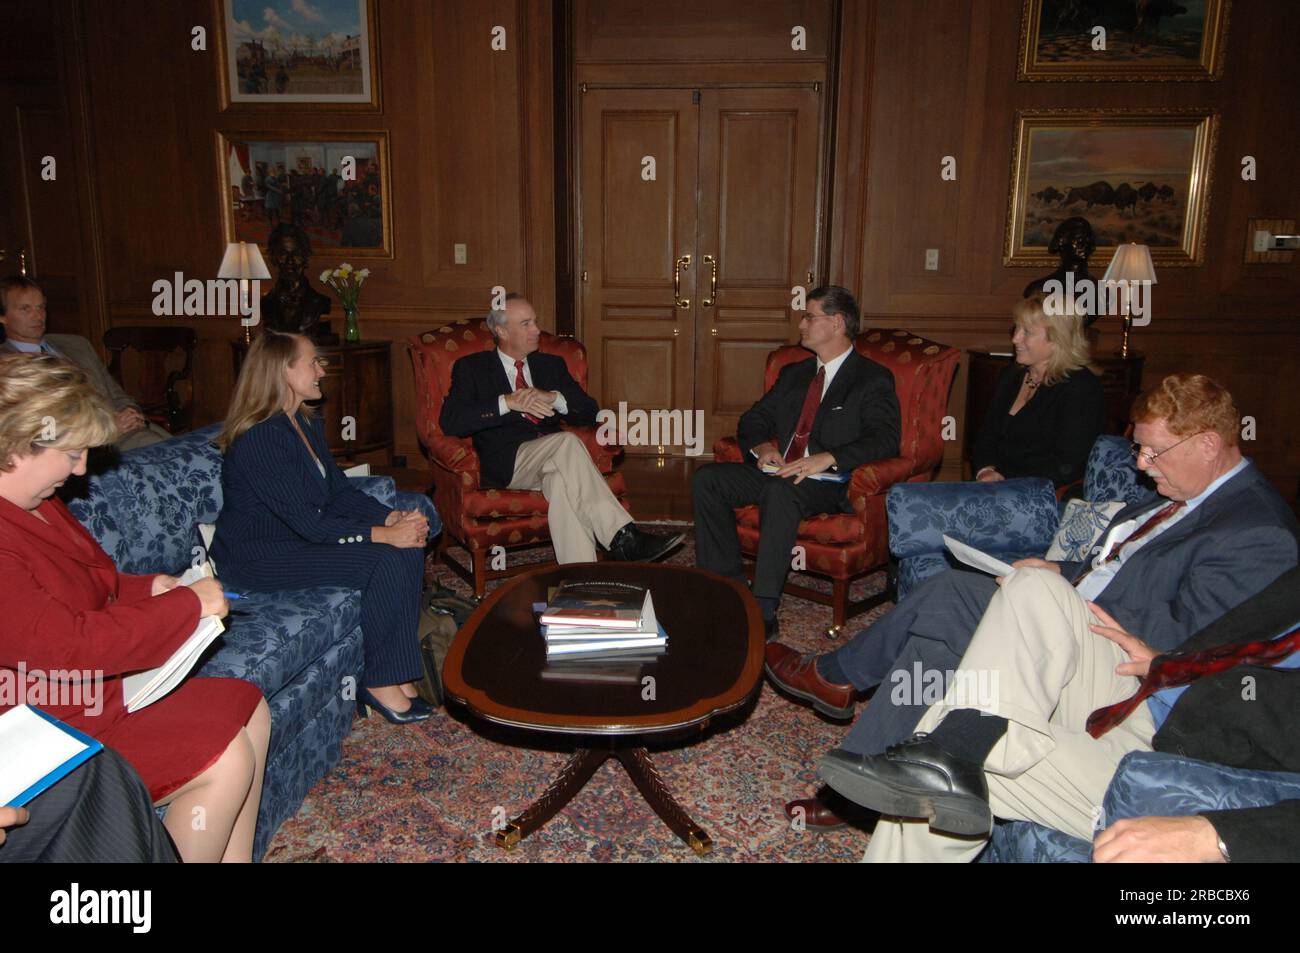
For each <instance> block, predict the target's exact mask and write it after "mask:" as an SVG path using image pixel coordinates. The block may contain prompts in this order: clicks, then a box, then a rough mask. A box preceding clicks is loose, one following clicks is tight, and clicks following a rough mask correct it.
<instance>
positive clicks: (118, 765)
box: [0, 748, 176, 864]
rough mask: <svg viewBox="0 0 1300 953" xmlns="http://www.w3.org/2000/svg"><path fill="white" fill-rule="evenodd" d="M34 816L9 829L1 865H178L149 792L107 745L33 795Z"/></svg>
mask: <svg viewBox="0 0 1300 953" xmlns="http://www.w3.org/2000/svg"><path fill="white" fill-rule="evenodd" d="M27 810H28V811H30V812H31V818H30V819H29V820H28V821H27V823H26V824H23V825H21V826H19V827H10V828H8V829H6V831H5V842H4V843H3V844H0V863H37V862H48V863H73V864H98V863H106V864H107V863H119V864H122V863H126V864H142V863H146V864H147V863H175V862H176V850H175V848H174V847H172V842H171V838H170V837H168V836H167V831H165V830H164V829H163V826H162V821H160V820H158V815H157V814H155V813H154V810H153V804H152V803H151V802H150V800H149V791H148V789H147V788H146V787H145V786H144V782H143V781H141V780H140V776H139V775H138V774H136V773H135V769H134V768H132V767H131V765H130V764H128V763H127V761H126V759H125V758H123V757H122V756H121V755H120V754H118V753H117V752H116V751H114V750H113V749H111V748H105V749H104V750H103V751H101V752H100V753H99V754H97V755H95V756H94V757H93V758H91V759H90V760H89V761H87V762H86V763H85V764H83V765H82V766H81V767H79V768H77V770H75V771H73V772H72V773H71V774H69V775H68V776H67V777H66V778H63V779H61V780H60V781H59V782H58V783H57V784H55V785H54V786H53V787H51V788H50V789H49V790H48V791H45V792H44V793H42V794H41V795H40V796H38V797H36V798H34V799H33V800H32V801H31V802H30V803H29V804H28V805H27Z"/></svg>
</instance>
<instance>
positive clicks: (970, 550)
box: [943, 533, 1015, 576]
mask: <svg viewBox="0 0 1300 953" xmlns="http://www.w3.org/2000/svg"><path fill="white" fill-rule="evenodd" d="M943 544H944V545H945V546H947V547H948V552H950V553H952V554H953V555H954V556H956V557H957V558H958V559H959V560H961V561H962V562H964V563H965V564H966V565H967V566H972V567H974V568H975V569H978V570H980V571H981V572H986V573H990V574H991V575H994V576H1008V575H1010V574H1011V573H1013V572H1015V568H1014V567H1012V566H1010V565H1008V564H1007V563H1004V562H1003V561H1002V560H1000V559H996V558H994V557H993V556H990V555H989V554H988V553H983V552H980V551H979V550H978V549H976V548H975V547H974V546H967V545H966V544H965V543H963V542H962V541H961V540H959V539H953V538H952V537H951V536H949V535H947V534H946V533H945V534H944V537H943Z"/></svg>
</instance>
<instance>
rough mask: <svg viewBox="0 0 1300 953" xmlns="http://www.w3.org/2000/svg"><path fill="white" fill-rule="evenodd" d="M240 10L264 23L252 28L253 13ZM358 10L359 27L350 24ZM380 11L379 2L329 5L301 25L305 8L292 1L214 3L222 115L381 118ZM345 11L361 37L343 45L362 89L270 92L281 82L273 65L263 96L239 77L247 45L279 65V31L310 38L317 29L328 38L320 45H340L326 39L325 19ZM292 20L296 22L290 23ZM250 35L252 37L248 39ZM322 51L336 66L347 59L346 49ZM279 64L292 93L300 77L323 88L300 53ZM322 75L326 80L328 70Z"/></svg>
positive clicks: (265, 74)
mask: <svg viewBox="0 0 1300 953" xmlns="http://www.w3.org/2000/svg"><path fill="white" fill-rule="evenodd" d="M237 4H243V5H246V6H248V7H249V8H250V9H251V10H253V11H260V15H261V17H262V18H263V19H262V20H258V21H257V23H256V24H254V23H253V22H251V19H252V18H250V17H249V16H248V13H249V10H237ZM354 5H355V7H356V10H357V12H356V19H355V21H352V20H351V19H350V14H351V8H352V7H353V6H354ZM376 6H377V4H376V3H375V0H326V2H325V3H324V4H322V3H317V4H314V5H310V6H309V7H308V9H310V10H311V12H313V13H314V14H315V15H316V20H315V21H314V22H313V21H311V20H310V19H303V20H302V22H297V19H298V18H301V17H302V13H301V9H302V5H301V4H297V5H295V3H294V2H293V0H212V10H213V15H212V16H213V23H214V25H215V30H214V32H215V33H216V37H217V56H216V61H217V69H218V71H219V75H218V77H217V87H218V89H219V90H220V108H221V111H222V112H227V111H231V110H234V111H244V110H247V111H248V112H249V113H250V114H259V113H262V112H265V111H266V110H268V109H272V110H274V109H279V110H280V111H283V110H284V109H285V108H286V107H288V108H290V109H303V110H307V111H311V112H317V111H328V112H340V111H342V112H356V111H361V112H379V111H380V110H381V109H382V101H381V97H380V81H379V77H380V73H379V20H378V17H379V14H378V12H377V10H376V9H375V7H376ZM322 7H329V9H328V10H323V9H322ZM343 8H346V11H347V13H348V15H349V19H347V20H346V22H347V23H348V24H349V25H348V26H347V29H348V30H350V29H351V28H352V26H351V24H353V23H354V22H355V27H356V29H357V31H358V32H357V34H356V35H355V36H353V35H348V36H346V37H344V38H343V41H342V42H343V43H345V44H347V51H346V52H347V54H348V56H349V57H350V58H353V59H355V60H356V61H357V65H356V66H354V67H352V68H351V71H352V72H355V73H356V74H357V75H356V80H355V82H356V84H357V86H358V88H356V89H354V90H346V89H345V90H342V91H338V90H335V91H326V92H316V93H313V92H306V91H301V92H284V93H281V92H278V91H275V90H273V89H272V86H273V85H275V84H276V82H277V77H278V76H279V70H278V69H277V67H276V65H275V62H269V63H268V64H267V65H266V66H265V67H264V68H263V71H262V76H261V77H260V84H261V85H265V87H266V89H265V90H262V89H258V90H253V89H251V88H248V87H249V77H248V76H247V75H246V70H245V71H243V72H241V70H243V67H242V66H241V65H240V63H239V57H240V56H242V55H245V54H244V51H241V49H240V48H241V47H242V46H244V45H246V44H248V45H254V46H259V47H262V49H263V50H264V51H265V54H264V55H266V56H267V57H268V58H269V59H270V60H273V61H275V60H276V57H277V55H278V51H277V49H276V47H274V46H273V45H272V44H273V43H274V41H275V40H276V37H277V32H276V31H277V29H278V30H279V31H280V32H284V31H287V30H289V29H291V28H299V29H301V30H302V31H303V32H304V33H309V31H310V30H311V29H312V28H313V27H316V28H318V29H320V30H322V31H326V33H327V36H325V37H324V38H322V42H324V41H325V40H329V41H330V42H331V43H337V42H340V41H339V37H338V36H337V35H335V34H332V33H328V29H329V26H330V25H331V23H332V22H333V21H332V20H323V19H321V16H322V14H323V13H324V14H328V15H329V16H330V17H332V18H337V17H339V16H340V15H341V13H342V12H343ZM240 12H243V13H244V14H245V17H244V19H242V20H240V19H239V18H238V15H239V13H240ZM291 20H293V21H294V22H290V21H291ZM259 27H260V29H259ZM250 29H251V30H252V32H251V33H249V30H250ZM241 35H242V36H241ZM307 39H308V40H309V41H310V40H315V39H317V37H315V36H312V35H308V36H307ZM353 41H355V42H353ZM286 42H287V41H286ZM321 50H323V51H324V52H325V53H333V54H335V55H334V57H333V60H341V59H342V58H343V52H344V50H343V48H342V47H339V46H332V47H329V48H325V47H323V46H322V47H321ZM279 52H283V51H279ZM281 59H283V60H285V61H288V65H287V66H286V67H285V74H284V81H285V82H286V84H287V85H288V86H289V88H292V86H293V85H294V80H295V77H296V76H297V73H298V72H299V71H301V72H302V73H304V74H305V78H306V79H307V82H308V83H309V84H316V83H320V82H321V77H320V73H321V72H322V69H321V68H316V69H314V67H313V64H312V63H311V62H310V61H305V62H304V61H303V60H304V59H307V58H304V57H302V56H301V55H299V54H298V53H297V51H294V55H292V56H290V55H289V54H286V55H284V56H283V57H281ZM333 60H331V62H333ZM295 64H296V65H295ZM330 68H338V64H337V63H334V65H333V66H332V67H330ZM323 71H324V72H325V73H326V74H327V78H328V73H329V69H323ZM327 85H328V84H327ZM344 85H345V86H346V85H347V84H344Z"/></svg>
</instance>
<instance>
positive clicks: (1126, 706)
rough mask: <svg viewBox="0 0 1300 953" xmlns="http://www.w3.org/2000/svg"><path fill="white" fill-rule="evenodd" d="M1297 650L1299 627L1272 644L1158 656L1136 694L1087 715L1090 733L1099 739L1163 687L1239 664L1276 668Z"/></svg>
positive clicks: (1254, 644)
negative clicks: (1276, 665) (1274, 665)
mask: <svg viewBox="0 0 1300 953" xmlns="http://www.w3.org/2000/svg"><path fill="white" fill-rule="evenodd" d="M1297 649H1300V628H1295V629H1292V630H1291V631H1290V632H1288V633H1287V634H1286V635H1284V636H1282V637H1281V638H1277V639H1272V640H1269V641H1262V642H1235V643H1232V644H1229V645H1220V646H1216V647H1215V648H1212V649H1206V650H1205V651H1203V652H1170V653H1169V654H1167V655H1157V656H1156V657H1155V658H1153V659H1152V660H1151V667H1150V668H1149V669H1148V670H1147V674H1146V678H1144V679H1142V684H1141V685H1139V686H1138V690H1137V694H1135V695H1134V696H1133V697H1132V698H1127V699H1125V700H1124V701H1122V702H1119V703H1117V704H1114V705H1108V706H1107V707H1105V708H1098V709H1097V710H1096V711H1094V712H1093V713H1092V714H1091V715H1089V716H1088V734H1090V735H1092V736H1093V737H1094V738H1100V737H1101V736H1102V735H1104V734H1105V733H1106V732H1108V731H1110V730H1111V729H1112V728H1114V727H1115V726H1116V725H1118V724H1119V723H1120V722H1121V721H1123V720H1124V719H1125V718H1127V717H1128V716H1129V715H1130V714H1132V712H1133V710H1134V709H1135V708H1137V706H1138V705H1140V704H1142V702H1144V701H1146V700H1147V699H1148V698H1149V697H1151V696H1152V695H1154V694H1155V693H1156V692H1158V691H1160V690H1161V689H1163V688H1178V687H1179V686H1181V685H1190V684H1191V683H1192V682H1194V681H1196V680H1197V679H1198V678H1201V677H1202V676H1205V675H1216V674H1218V673H1219V672H1223V671H1226V670H1227V669H1230V668H1234V667H1235V666H1238V665H1273V664H1275V663H1277V662H1280V661H1282V660H1283V659H1284V658H1286V657H1287V656H1288V655H1290V654H1291V653H1292V652H1294V651H1296V650H1297Z"/></svg>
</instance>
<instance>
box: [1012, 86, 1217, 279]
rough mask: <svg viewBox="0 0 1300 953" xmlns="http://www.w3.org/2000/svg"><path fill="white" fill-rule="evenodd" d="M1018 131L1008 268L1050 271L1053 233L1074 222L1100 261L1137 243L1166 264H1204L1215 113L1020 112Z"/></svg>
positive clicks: (1140, 111)
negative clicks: (1082, 221)
mask: <svg viewBox="0 0 1300 953" xmlns="http://www.w3.org/2000/svg"><path fill="white" fill-rule="evenodd" d="M1099 120H1100V121H1099ZM1017 125H1018V136H1017V143H1016V149H1015V160H1014V164H1013V167H1012V184H1011V188H1012V193H1011V198H1010V201H1009V209H1010V215H1009V219H1008V223H1007V247H1006V250H1005V255H1004V261H1005V263H1006V264H1047V263H1050V262H1051V261H1052V260H1053V259H1052V258H1051V256H1049V255H1048V253H1047V244H1048V242H1049V241H1050V240H1051V237H1052V233H1053V232H1054V231H1055V230H1056V228H1057V226H1058V225H1060V224H1061V222H1063V221H1065V219H1067V218H1070V217H1071V216H1075V215H1078V216H1082V217H1084V218H1086V219H1087V220H1088V223H1089V224H1090V225H1091V226H1092V230H1093V234H1094V235H1095V236H1096V241H1097V248H1098V253H1099V254H1107V252H1106V251H1105V250H1106V249H1108V248H1109V249H1113V248H1114V247H1115V246H1117V245H1120V244H1124V243H1127V242H1138V243H1140V244H1143V245H1148V246H1150V248H1151V253H1152V256H1153V257H1155V258H1158V259H1162V260H1164V261H1165V262H1166V263H1179V262H1182V263H1189V262H1190V261H1192V260H1195V259H1198V258H1199V256H1200V246H1201V245H1202V244H1203V242H1202V238H1201V236H1202V231H1203V221H1204V216H1205V213H1206V209H1207V207H1208V195H1207V194H1206V189H1207V183H1208V182H1209V170H1210V161H1211V153H1212V146H1213V139H1214V135H1215V133H1216V117H1215V116H1214V115H1213V114H1209V115H1207V114H1206V113H1205V112H1204V111H1200V112H1189V111H1181V110H1179V111H1173V112H1167V111H1166V112H1156V111H1147V110H1113V111H1109V112H1107V113H1096V112H1081V111H1072V110H1040V111H1036V112H1035V111H1022V112H1020V113H1018V114H1017Z"/></svg>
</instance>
